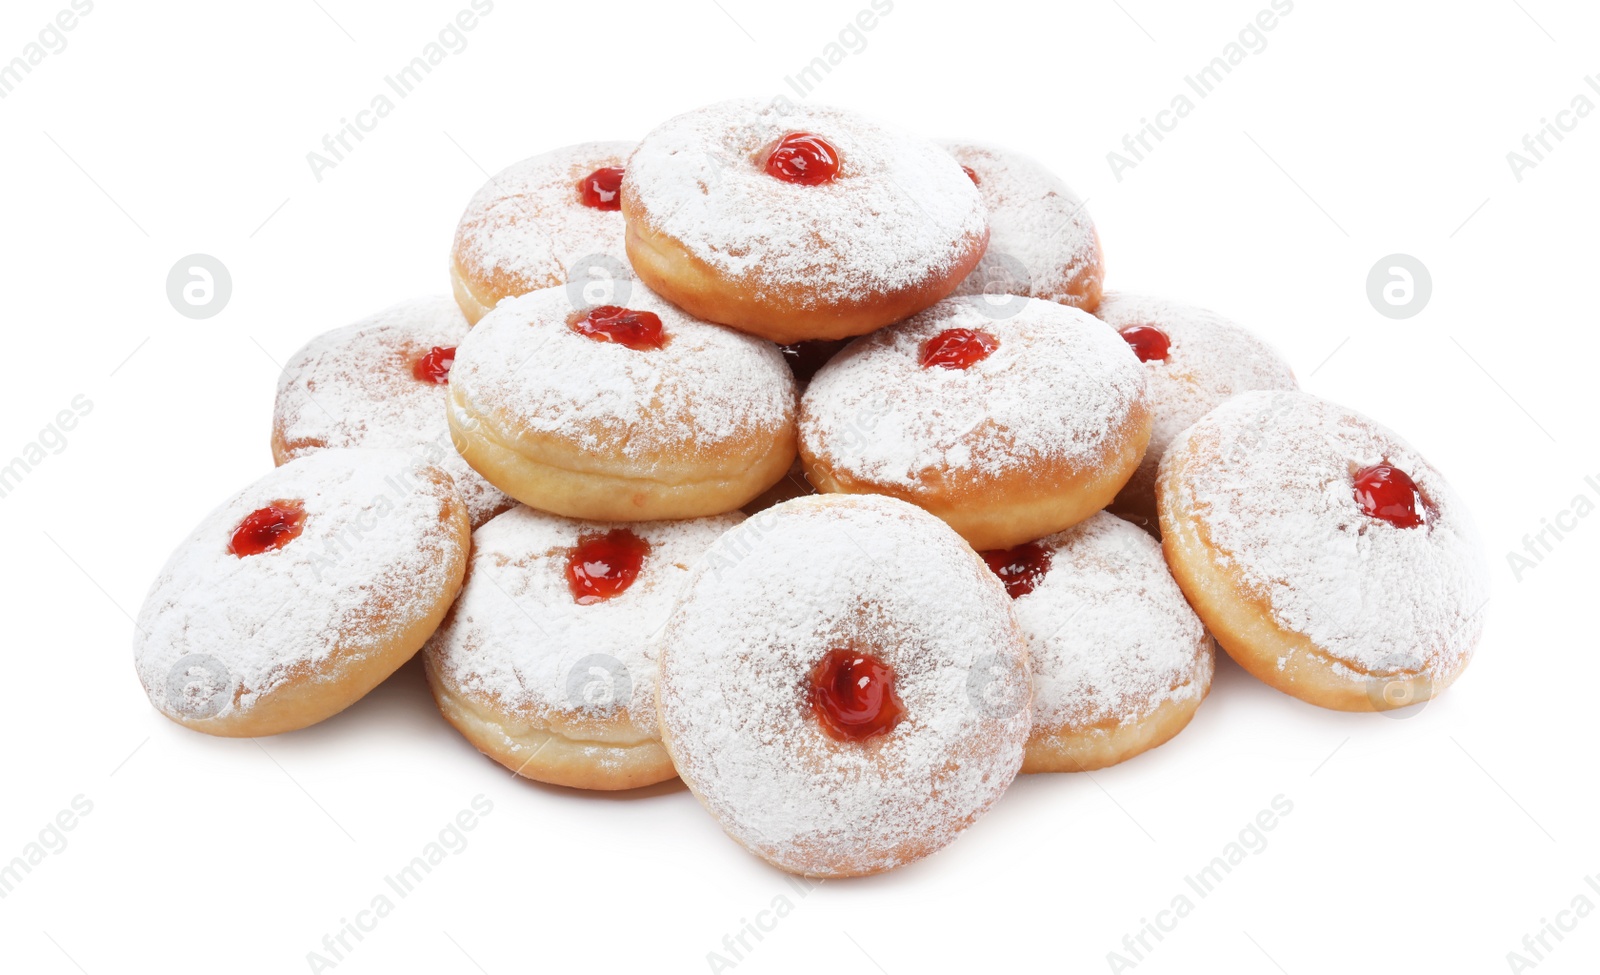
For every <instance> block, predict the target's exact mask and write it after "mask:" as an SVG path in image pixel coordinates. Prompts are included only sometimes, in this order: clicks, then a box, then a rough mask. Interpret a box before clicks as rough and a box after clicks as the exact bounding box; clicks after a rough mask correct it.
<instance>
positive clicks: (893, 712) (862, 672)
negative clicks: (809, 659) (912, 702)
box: [811, 650, 906, 741]
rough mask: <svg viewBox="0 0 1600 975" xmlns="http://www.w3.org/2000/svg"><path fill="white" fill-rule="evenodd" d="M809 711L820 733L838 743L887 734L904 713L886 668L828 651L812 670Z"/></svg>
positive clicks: (875, 660)
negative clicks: (826, 734) (817, 724)
mask: <svg viewBox="0 0 1600 975" xmlns="http://www.w3.org/2000/svg"><path fill="white" fill-rule="evenodd" d="M811 709H812V710H813V711H815V712H816V715H817V720H818V721H820V722H822V729H823V730H824V731H826V732H827V733H828V734H829V735H831V736H833V737H834V738H837V739H839V740H840V741H866V740H867V739H869V738H875V737H877V736H878V735H882V734H887V733H888V732H889V731H892V730H893V729H894V726H895V725H896V724H898V723H899V722H900V719H901V718H902V717H904V716H905V713H906V711H905V707H904V706H902V705H901V703H900V698H899V696H898V695H897V694H895V691H894V671H893V670H891V669H890V668H889V665H888V664H886V663H884V662H883V661H881V660H879V659H878V658H877V657H874V656H872V655H871V654H867V653H856V652H854V651H851V650H832V651H829V653H828V655H827V656H826V657H823V658H822V660H821V662H819V663H818V664H817V666H816V668H815V669H814V670H812V672H811Z"/></svg>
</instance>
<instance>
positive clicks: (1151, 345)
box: [1118, 325, 1172, 362]
mask: <svg viewBox="0 0 1600 975" xmlns="http://www.w3.org/2000/svg"><path fill="white" fill-rule="evenodd" d="M1118 334H1120V335H1121V336H1122V340H1123V341H1124V342H1126V343H1128V345H1129V347H1131V348H1132V349H1133V354H1134V355H1136V356H1138V357H1139V361H1140V362H1151V361H1156V362H1165V361H1167V353H1168V352H1169V351H1171V349H1172V340H1171V339H1169V338H1167V333H1166V332H1163V331H1162V330H1161V329H1159V328H1156V327H1155V326H1154V325H1129V326H1128V327H1127V328H1125V329H1123V330H1122V331H1121V332H1120V333H1118Z"/></svg>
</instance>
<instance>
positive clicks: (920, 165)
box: [622, 100, 989, 344]
mask: <svg viewBox="0 0 1600 975" xmlns="http://www.w3.org/2000/svg"><path fill="white" fill-rule="evenodd" d="M622 213H623V216H624V217H625V218H626V220H627V249H628V257H629V258H630V259H631V260H632V262H633V267H634V271H635V273H636V274H637V275H638V277H639V278H640V279H642V280H643V281H644V282H645V283H646V284H648V285H649V286H650V287H651V288H652V289H654V290H655V291H656V292H657V293H659V294H660V295H661V296H662V297H664V298H666V299H667V300H668V301H670V302H672V303H673V304H675V305H678V306H680V307H682V308H683V309H684V310H685V311H687V312H689V313H690V314H692V315H696V316H698V317H700V318H703V319H706V320H707V321H712V322H718V323H720V324H723V325H731V326H733V327H734V328H737V329H741V330H743V331H746V332H750V333H752V334H754V335H759V336H761V337H763V338H767V339H771V340H772V341H774V342H778V343H780V344H787V343H791V342H799V341H801V340H804V339H841V338H849V337H851V336H855V335H861V334H864V333H866V332H870V331H872V330H873V329H876V328H879V327H881V326H884V325H887V324H889V323H890V322H895V321H899V320H900V319H902V318H905V317H906V316H908V315H911V314H914V313H915V312H918V311H921V310H922V309H924V308H926V307H928V306H929V305H931V304H933V303H934V302H936V301H938V300H939V299H940V298H943V297H944V296H946V295H948V294H950V292H952V291H953V290H955V288H956V286H957V285H958V284H960V283H961V279H962V278H964V277H966V276H967V273H968V272H970V271H971V270H972V268H973V267H974V266H975V265H976V264H977V263H978V259H979V258H980V257H981V256H982V255H983V249H984V246H985V244H986V242H987V241H988V237H989V227H988V221H987V218H986V216H985V214H984V209H983V201H982V199H981V198H980V197H979V196H978V189H977V187H975V186H973V185H972V181H971V180H969V179H967V177H966V174H964V173H963V172H962V171H961V167H960V166H958V165H956V163H955V161H954V160H953V159H951V158H950V155H949V153H946V152H944V151H943V150H941V149H940V148H939V147H938V146H936V145H934V144H933V143H931V142H928V141H925V140H923V139H920V138H917V137H915V136H912V135H909V134H906V133H904V132H901V131H900V130H898V129H895V128H891V127H888V126H884V125H880V124H879V123H877V122H874V121H871V120H869V119H865V118H862V117H861V116H859V115H856V114H854V113H851V112H846V111H842V110H840V109H836V108H827V107H823V106H816V105H804V106H793V105H787V104H783V103H773V104H768V103H763V102H761V101H758V100H737V101H728V102H721V103H718V104H715V105H711V106H708V107H706V108H702V109H699V110H697V111H693V112H688V113H686V114H684V115H679V116H678V117H676V118H674V119H671V120H670V121H668V122H666V123H664V124H662V125H661V126H660V127H658V128H657V129H655V131H653V132H651V133H650V134H649V135H647V136H645V138H644V141H642V142H641V143H640V144H639V147H638V148H637V149H635V150H634V153H633V155H632V156H631V157H629V159H628V179H627V181H626V182H624V183H623V185H622Z"/></svg>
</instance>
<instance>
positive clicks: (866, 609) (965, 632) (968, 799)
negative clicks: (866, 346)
mask: <svg viewBox="0 0 1600 975" xmlns="http://www.w3.org/2000/svg"><path fill="white" fill-rule="evenodd" d="M819 568H821V569H825V571H819ZM659 653H660V666H661V676H660V693H659V699H658V708H659V711H660V715H661V737H662V741H663V742H665V743H666V746H667V751H668V752H669V753H671V755H672V758H673V761H674V763H675V764H676V766H677V769H678V774H679V775H680V776H681V777H682V778H683V780H684V782H685V783H687V784H688V786H689V788H690V790H691V791H693V792H694V794H695V795H696V796H697V797H699V799H700V801H701V803H702V804H704V805H705V807H706V809H707V810H708V811H709V812H710V813H711V814H712V816H713V817H714V818H715V819H716V820H717V821H718V822H719V823H720V824H721V826H722V828H723V829H724V830H725V831H726V832H727V833H728V835H729V836H730V837H732V838H733V839H734V840H735V841H737V842H738V843H739V844H741V845H742V846H744V847H745V848H746V849H748V850H749V851H751V852H752V853H755V854H756V855H757V856H759V857H761V858H762V859H764V860H766V861H768V862H769V863H771V864H773V865H774V866H777V867H779V868H781V869H783V870H787V871H790V872H792V873H797V874H803V875H806V876H812V877H852V876H861V875H864V874H872V873H878V872H881V871H884V870H889V869H891V868H893V867H897V866H900V865H903V864H906V863H910V862H912V861H914V860H917V859H919V858H921V857H924V856H927V855H928V854H930V853H933V852H935V851H937V850H939V849H941V848H943V847H944V846H946V845H947V844H949V843H950V842H951V841H952V840H954V839H955V838H956V836H957V835H958V834H960V833H961V831H962V830H964V829H965V828H966V827H967V826H969V825H971V824H972V823H973V822H974V821H975V820H976V819H977V818H978V817H979V816H980V815H982V814H983V812H984V811H985V810H987V809H988V808H989V806H990V805H991V804H992V803H993V802H994V801H995V800H996V799H998V798H999V797H1000V794H1001V793H1002V792H1004V791H1005V789H1006V787H1007V785H1009V784H1010V782H1011V780H1012V779H1013V778H1014V777H1015V776H1016V774H1017V770H1018V768H1019V767H1020V766H1021V765H1022V754H1023V745H1024V743H1025V742H1026V740H1027V737H1028V726H1029V711H1028V695H1029V676H1028V655H1027V649H1026V647H1025V646H1024V645H1023V641H1022V634H1021V632H1020V631H1019V630H1018V629H1017V623H1016V619H1015V617H1014V616H1013V614H1012V612H1011V606H1010V600H1009V599H1008V598H1007V597H1006V594H1005V590H1004V588H1003V587H1002V586H1001V585H1000V582H999V580H997V579H996V578H995V577H994V575H993V574H992V573H991V572H990V571H989V569H988V568H987V566H985V565H984V562H983V560H982V559H980V558H978V556H977V554H976V553H974V552H973V551H972V549H971V548H970V547H969V546H967V545H966V543H964V542H963V541H962V540H961V538H960V537H959V536H957V535H956V534H955V533H954V532H952V531H950V530H949V528H947V527H945V526H944V525H943V524H941V523H940V522H939V520H938V519H936V518H933V517H932V516H930V515H928V514H927V513H925V512H923V511H921V510H919V509H917V508H915V507H913V506H911V505H908V504H905V503H903V502H900V501H896V500H894V499H893V498H886V497H872V496H861V497H845V496H837V495H835V496H817V497H810V498H800V499H798V500H795V501H790V502H788V503H786V504H781V505H779V506H777V507H775V508H772V509H769V510H768V511H765V512H763V513H761V514H759V515H756V516H754V517H752V518H750V519H748V520H746V521H745V522H744V523H743V524H741V525H740V526H739V527H737V528H734V529H733V530H732V531H729V532H728V533H727V534H726V535H724V536H723V537H722V539H721V540H719V541H718V542H717V543H716V544H715V545H713V546H712V548H711V549H710V551H708V552H707V553H706V555H705V556H704V557H702V558H701V560H700V561H699V562H697V563H696V564H695V566H694V568H693V569H691V570H690V572H689V579H688V582H687V584H686V586H685V588H684V590H683V594H682V596H681V597H680V599H679V602H678V605H677V608H676V609H674V610H673V613H672V616H671V617H670V618H669V619H668V621H667V625H666V628H665V630H663V631H662V634H661V639H660V642H659Z"/></svg>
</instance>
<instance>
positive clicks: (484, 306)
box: [450, 142, 633, 323]
mask: <svg viewBox="0 0 1600 975" xmlns="http://www.w3.org/2000/svg"><path fill="white" fill-rule="evenodd" d="M632 150H633V143H631V142H585V143H581V144H579V145H575V146H567V147H566V148H563V149H556V150H554V151H553V152H547V153H545V154H543V155H541V156H534V157H533V158H532V159H524V160H523V161H522V162H519V163H514V164H512V165H510V166H508V167H506V168H505V169H503V170H501V171H500V172H498V173H496V174H495V175H494V176H491V177H490V178H489V182H487V183H485V184H484V185H483V188H482V189H480V190H478V192H477V193H476V194H475V195H474V196H473V197H472V200H471V202H469V203H468V204H467V210H466V212H465V213H463V214H462V215H461V223H460V224H458V225H457V227H456V236H455V243H454V245H453V246H452V247H451V250H450V280H451V283H452V285H453V286H454V289H455V296H456V301H458V302H459V303H460V304H461V310H462V312H464V313H465V314H466V316H467V320H468V322H471V323H476V322H477V321H478V319H480V318H482V317H483V316H484V315H486V314H488V312H489V309H491V308H493V307H494V306H495V305H497V304H499V303H500V301H501V300H502V299H504V298H511V297H515V296H517V295H524V294H527V293H528V292H530V291H538V290H540V289H542V288H551V287H555V286H556V285H561V284H566V283H568V282H569V281H570V282H572V283H573V285H574V287H577V288H580V289H581V288H586V287H588V286H590V285H591V284H592V283H594V282H595V281H599V282H600V283H601V284H602V285H605V286H609V287H610V288H614V289H617V290H618V291H619V292H620V291H621V290H622V289H623V288H624V287H625V286H624V285H623V284H622V283H621V282H623V281H626V280H627V279H628V278H631V277H632V271H631V269H630V268H629V267H628V260H627V253H626V250H625V249H624V247H623V243H622V226H623V225H622V214H621V213H619V212H617V211H618V209H619V206H620V201H619V198H618V197H619V192H620V190H619V186H620V184H621V182H622V173H623V166H624V163H625V160H626V159H627V157H628V153H629V152H631V151H632Z"/></svg>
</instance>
